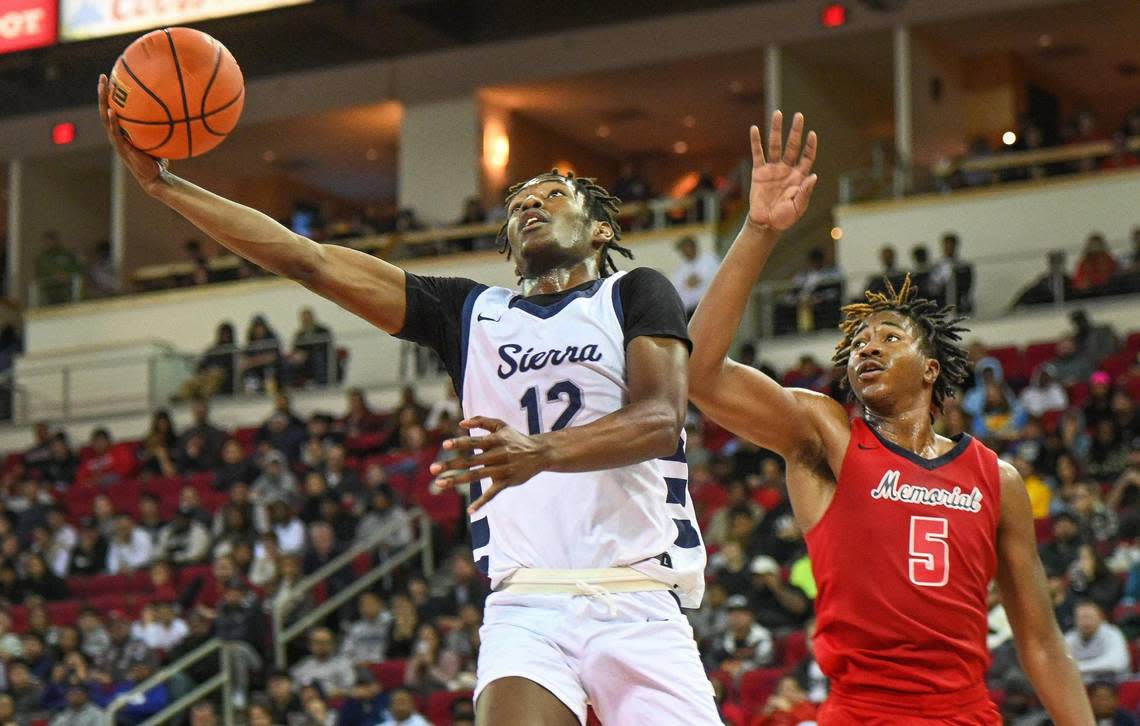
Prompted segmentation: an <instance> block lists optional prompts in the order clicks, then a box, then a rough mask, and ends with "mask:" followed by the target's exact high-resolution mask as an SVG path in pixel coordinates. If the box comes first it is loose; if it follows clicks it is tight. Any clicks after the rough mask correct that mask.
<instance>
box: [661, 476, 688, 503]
mask: <svg viewBox="0 0 1140 726" xmlns="http://www.w3.org/2000/svg"><path fill="white" fill-rule="evenodd" d="M688 485H689V481H688V479H676V478H674V477H671V476H667V477H665V489H666V490H667V493H666V494H665V502H666V503H667V504H680V505H681V506H682V507H683V506H685V488H686V487H688Z"/></svg>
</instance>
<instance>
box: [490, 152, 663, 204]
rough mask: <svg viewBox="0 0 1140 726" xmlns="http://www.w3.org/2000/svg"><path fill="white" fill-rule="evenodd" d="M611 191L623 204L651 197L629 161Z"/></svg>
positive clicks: (619, 173) (646, 183)
mask: <svg viewBox="0 0 1140 726" xmlns="http://www.w3.org/2000/svg"><path fill="white" fill-rule="evenodd" d="M612 189H613V190H614V191H613V194H614V196H615V197H617V198H618V199H620V200H622V201H623V202H644V201H646V200H647V199H650V198H651V197H652V196H653V193H652V192H651V191H650V189H649V182H647V181H646V180H645V177H643V176H642V175H641V174H640V173H639V172H638V170H637V167H636V166H635V165H634V164H633V162H630V161H624V162H622V165H621V169H620V170H619V171H618V175H617V178H616V179H614V185H613V187H612ZM504 196H505V195H504Z"/></svg>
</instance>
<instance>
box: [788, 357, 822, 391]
mask: <svg viewBox="0 0 1140 726" xmlns="http://www.w3.org/2000/svg"><path fill="white" fill-rule="evenodd" d="M830 380H831V374H830V372H829V371H827V370H824V368H823V366H821V365H820V364H819V362H818V361H817V360H816V359H815V356H813V355H811V354H808V353H805V354H804V355H801V356H800V359H799V362H798V363H797V364H796V367H795V368H791V369H789V370H788V371H787V373H785V374H784V385H785V386H789V387H792V388H807V389H809V390H812V391H824V390H826V388H827V384H828V383H829V382H830Z"/></svg>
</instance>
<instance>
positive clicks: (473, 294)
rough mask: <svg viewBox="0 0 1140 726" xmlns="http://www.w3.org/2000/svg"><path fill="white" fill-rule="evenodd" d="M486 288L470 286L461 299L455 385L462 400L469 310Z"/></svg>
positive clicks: (465, 369)
mask: <svg viewBox="0 0 1140 726" xmlns="http://www.w3.org/2000/svg"><path fill="white" fill-rule="evenodd" d="M486 290H487V286H486V285H476V286H475V287H473V288H471V291H470V292H468V293H467V297H466V299H464V301H463V315H462V317H461V319H460V321H459V380H458V381H456V386H455V388H456V391H455V392H456V394H458V395H459V400H460V401H462V400H463V382H464V380H465V379H466V378H467V345H468V340H469V339H470V337H471V312H472V311H473V310H474V309H475V301H476V300H478V299H479V296H480V295H481V294H483V292H484V291H486Z"/></svg>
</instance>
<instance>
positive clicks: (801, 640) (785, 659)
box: [780, 630, 808, 667]
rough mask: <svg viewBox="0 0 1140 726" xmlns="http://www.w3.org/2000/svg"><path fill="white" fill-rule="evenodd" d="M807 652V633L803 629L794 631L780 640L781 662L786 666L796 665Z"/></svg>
mask: <svg viewBox="0 0 1140 726" xmlns="http://www.w3.org/2000/svg"><path fill="white" fill-rule="evenodd" d="M807 652H808V646H807V633H805V632H804V631H802V630H795V631H792V632H791V633H788V634H787V635H785V636H784V638H783V639H782V640H781V641H780V662H781V663H783V664H784V665H785V666H789V667H790V666H794V665H796V664H797V663H799V662H800V661H801V660H803V659H804V656H806V655H807Z"/></svg>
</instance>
